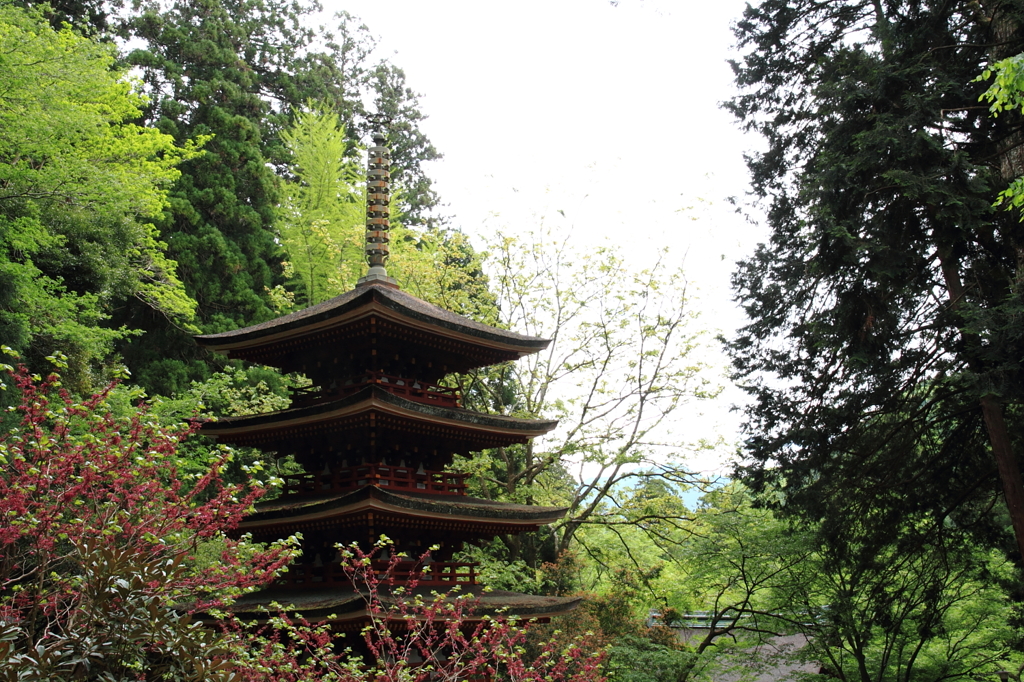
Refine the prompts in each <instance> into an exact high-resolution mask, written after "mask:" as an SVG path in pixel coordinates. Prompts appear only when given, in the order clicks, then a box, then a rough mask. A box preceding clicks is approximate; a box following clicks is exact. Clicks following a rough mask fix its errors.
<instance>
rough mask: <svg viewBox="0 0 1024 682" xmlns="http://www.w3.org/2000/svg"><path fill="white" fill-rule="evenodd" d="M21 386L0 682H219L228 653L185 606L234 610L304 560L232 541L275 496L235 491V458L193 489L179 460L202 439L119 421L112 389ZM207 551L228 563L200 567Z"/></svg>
mask: <svg viewBox="0 0 1024 682" xmlns="http://www.w3.org/2000/svg"><path fill="white" fill-rule="evenodd" d="M10 378H11V379H12V380H13V381H12V382H8V383H13V387H14V388H16V389H17V391H18V392H19V393H20V400H19V401H18V404H17V405H15V406H13V407H12V408H9V412H8V414H7V415H5V416H6V428H5V430H4V431H3V432H2V433H0V671H2V672H0V679H4V677H3V676H4V675H7V676H8V677H10V675H20V674H21V673H26V674H27V675H26V676H24V677H21V678H19V677H17V676H15V677H11V678H10V679H22V678H25V679H32V678H33V675H35V676H37V678H43V679H82V678H88V679H104V676H105V675H106V676H108V677H109V678H110V679H125V678H128V679H131V678H133V677H138V678H139V679H163V678H165V677H166V678H167V679H171V678H173V679H195V680H210V679H216V678H217V670H219V669H220V668H224V669H226V667H227V665H226V663H224V661H223V660H221V659H223V658H224V657H225V656H226V655H227V648H226V644H225V643H224V642H222V641H221V639H222V638H220V637H218V636H216V634H215V633H214V632H212V631H207V630H203V629H202V628H201V626H200V625H199V624H198V623H196V622H194V620H193V618H192V617H191V616H189V615H188V614H186V613H180V612H179V611H177V610H175V609H174V608H172V606H173V605H174V604H178V603H189V604H191V605H192V610H197V609H206V608H209V607H210V606H212V605H216V604H219V603H223V602H224V601H225V600H228V601H229V600H230V598H231V596H232V595H237V594H239V593H240V592H243V591H245V590H248V589H251V588H253V587H256V586H259V585H262V584H264V583H266V582H267V581H269V580H270V579H272V578H273V576H274V575H275V574H276V572H277V571H278V570H280V569H281V568H282V567H284V566H285V565H287V563H288V562H289V561H290V560H291V552H290V550H289V549H288V548H287V547H286V546H285V545H284V544H280V545H276V546H271V547H269V548H256V547H252V546H250V545H248V544H247V543H245V541H244V540H231V539H229V538H227V537H226V536H225V535H224V531H226V530H229V529H231V528H233V527H234V526H235V525H237V523H238V521H239V520H240V519H241V518H242V516H243V515H244V514H245V513H246V510H247V509H249V508H250V507H251V506H252V503H253V502H254V501H255V500H256V499H257V498H258V497H259V496H260V495H261V494H262V490H260V489H258V488H254V489H250V490H245V489H242V488H240V487H238V486H225V485H223V484H222V483H221V480H220V477H219V471H220V468H221V467H222V466H223V464H224V461H225V458H226V455H224V456H223V457H221V458H220V459H219V460H217V461H214V462H211V463H210V466H209V468H208V471H207V472H206V473H205V475H203V476H198V477H196V478H195V479H194V480H190V481H187V482H186V481H183V480H182V479H181V477H179V476H178V473H177V466H176V464H177V460H176V451H177V446H178V443H179V442H180V440H181V439H182V438H185V437H186V436H188V435H189V434H191V433H192V432H194V431H195V428H196V426H195V425H191V426H180V427H174V428H165V427H161V426H159V425H158V424H156V423H155V422H154V421H152V420H150V419H149V418H148V417H147V414H146V411H145V409H143V408H140V409H139V410H137V411H136V412H135V413H134V414H132V415H131V416H130V417H129V418H125V419H118V418H115V417H114V416H112V415H111V414H110V412H109V411H108V409H107V405H106V399H107V397H108V394H109V391H110V388H112V387H108V389H107V390H105V391H102V392H100V393H98V394H96V395H93V396H91V397H89V398H88V399H86V400H84V401H77V400H75V399H74V398H73V397H72V396H71V395H70V394H69V393H68V392H67V391H65V390H63V389H62V388H61V387H60V381H59V378H58V377H57V376H56V375H51V376H49V377H47V378H45V379H40V378H39V377H33V376H31V375H30V374H29V373H28V372H27V370H25V369H24V368H21V369H18V370H14V371H12V372H11V373H10ZM7 390H11V389H10V388H8V389H7ZM200 546H204V547H205V548H207V549H209V548H212V547H217V548H219V550H220V551H219V555H220V557H219V558H220V561H218V562H213V561H210V562H207V565H198V564H197V563H196V562H195V560H194V557H195V555H196V550H197V548H198V547H200ZM33 671H34V672H33ZM28 673H31V674H28ZM225 675H226V673H225ZM222 679H231V678H230V676H226V677H223V678H222Z"/></svg>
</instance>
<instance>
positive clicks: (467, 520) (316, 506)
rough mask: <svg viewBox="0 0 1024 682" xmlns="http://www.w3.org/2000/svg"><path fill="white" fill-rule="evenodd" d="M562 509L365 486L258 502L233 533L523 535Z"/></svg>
mask: <svg viewBox="0 0 1024 682" xmlns="http://www.w3.org/2000/svg"><path fill="white" fill-rule="evenodd" d="M565 512H566V508H564V507H539V506H536V505H525V504H513V503H510V502H496V501H493V500H484V499H480V498H476V497H468V496H463V495H433V494H429V493H412V492H402V493H397V492H392V491H390V490H385V489H384V488H379V487H377V486H365V487H363V488H357V489H356V490H352V491H349V492H344V493H334V494H330V495H319V496H315V497H313V496H303V495H292V496H289V497H285V498H280V499H277V500H271V501H270V502H261V503H260V504H258V505H257V506H256V513H254V514H251V515H249V516H247V517H246V518H245V520H244V521H242V522H241V523H240V524H239V525H238V529H237V532H239V533H252V534H253V536H254V537H257V539H260V538H265V537H271V536H272V537H284V536H286V535H289V534H291V533H295V532H302V531H307V530H316V529H321V530H337V529H339V528H344V527H348V526H360V527H362V526H367V525H370V526H376V527H377V528H381V529H382V528H384V527H386V526H402V527H422V528H424V529H427V528H429V529H432V530H441V531H447V532H451V533H453V534H470V535H475V536H479V537H485V536H494V535H499V534H506V533H513V534H514V533H521V532H523V531H532V530H536V529H537V528H538V527H540V526H542V525H545V524H549V523H554V522H555V521H557V520H559V519H560V518H562V517H563V516H564V515H565Z"/></svg>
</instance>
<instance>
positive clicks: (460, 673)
mask: <svg viewBox="0 0 1024 682" xmlns="http://www.w3.org/2000/svg"><path fill="white" fill-rule="evenodd" d="M384 548H387V546H386V543H382V544H381V545H380V546H378V547H377V548H376V549H374V550H373V551H371V552H368V553H364V552H363V551H362V550H360V549H359V547H357V546H352V547H347V548H344V549H343V551H342V556H343V562H344V568H345V572H346V573H347V574H348V575H349V577H350V579H351V581H352V584H353V588H354V589H355V590H356V591H357V592H358V593H359V594H360V595H361V596H362V598H363V599H364V600H365V603H366V610H367V614H368V621H367V622H366V623H365V625H364V627H363V628H362V631H361V633H360V635H359V637H360V639H361V644H362V646H361V647H358V648H360V649H362V650H363V651H365V652H366V654H367V655H365V656H361V655H358V654H355V653H353V652H351V651H344V650H343V651H339V650H338V638H337V635H336V633H333V632H332V630H331V628H330V624H329V623H328V624H316V625H314V624H310V623H308V622H306V621H304V620H301V619H297V618H291V617H289V616H287V615H284V614H278V615H276V616H275V617H274V618H272V619H271V624H270V625H269V626H267V627H264V628H263V629H262V630H260V631H256V632H255V633H254V634H253V635H251V637H252V639H251V641H252V642H259V645H258V646H250V647H249V648H248V651H249V652H250V658H249V660H248V661H246V662H239V666H238V668H236V671H237V672H238V673H239V674H240V675H241V678H242V679H243V680H246V681H247V682H257V681H259V682H263V681H268V682H269V681H273V682H278V681H285V680H287V681H289V682H291V681H293V680H294V681H298V680H332V681H334V680H337V681H338V682H427V681H428V680H429V681H431V682H435V681H440V680H450V681H452V682H454V681H456V680H479V681H481V682H482V681H484V680H508V681H509V682H603V680H604V679H605V678H604V675H603V674H602V672H601V670H602V663H603V661H604V658H605V654H604V650H603V649H598V648H597V647H596V646H595V644H594V642H592V641H590V638H588V637H585V636H584V637H580V638H576V639H573V640H572V641H570V642H569V643H568V644H564V643H563V644H562V645H560V646H559V645H556V644H555V643H554V641H552V642H548V643H547V644H543V645H541V647H540V653H539V655H538V656H536V657H535V658H534V659H533V660H528V659H525V658H524V654H525V647H524V644H525V641H526V632H527V628H528V626H529V624H528V623H526V622H523V621H521V620H517V619H515V618H514V617H510V616H504V615H502V614H494V615H481V614H480V613H479V610H480V604H479V600H477V599H476V598H474V597H472V596H469V595H460V594H458V593H457V592H451V593H447V594H440V593H436V592H434V593H430V594H428V595H424V594H422V593H421V592H419V591H418V590H417V589H416V587H417V580H416V579H415V578H414V579H413V580H411V581H409V583H408V584H405V581H404V580H403V581H402V582H401V583H399V582H398V581H396V579H395V575H396V572H397V571H396V569H397V568H398V564H399V562H400V561H403V557H401V556H400V555H399V554H397V553H396V552H394V551H393V548H387V549H389V550H391V551H389V552H388V554H389V557H390V559H389V566H388V569H387V570H386V571H384V572H383V573H381V572H380V571H379V570H375V569H374V568H373V566H372V564H373V559H374V558H375V556H377V555H378V553H379V552H380V551H381V550H382V549H384ZM428 556H429V554H424V555H423V556H422V557H420V562H419V565H420V566H422V567H424V569H425V568H426V566H427V564H426V563H425V561H426V559H427V557H428ZM403 573H404V570H403ZM231 627H232V629H233V630H234V631H235V632H236V633H238V634H240V635H242V636H244V635H243V634H242V633H243V628H241V627H240V626H239V625H238V624H237V623H233V624H232V625H231ZM352 648H353V649H355V648H357V647H355V646H353V647H352Z"/></svg>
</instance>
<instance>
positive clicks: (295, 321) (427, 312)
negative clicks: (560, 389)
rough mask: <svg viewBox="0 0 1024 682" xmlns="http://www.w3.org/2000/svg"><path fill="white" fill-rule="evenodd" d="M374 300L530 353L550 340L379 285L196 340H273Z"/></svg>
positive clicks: (204, 342)
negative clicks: (477, 318)
mask: <svg viewBox="0 0 1024 682" xmlns="http://www.w3.org/2000/svg"><path fill="white" fill-rule="evenodd" d="M374 300H376V301H377V302H379V303H380V304H381V305H382V306H384V307H386V308H389V309H391V310H393V311H395V312H397V313H400V314H402V315H404V316H406V317H409V318H412V319H414V320H419V321H421V322H428V323H431V324H434V325H437V326H439V327H442V328H444V329H448V330H451V331H456V332H461V333H464V334H468V335H470V336H475V337H478V338H482V339H488V340H491V341H497V342H500V343H506V344H513V345H517V346H522V347H523V348H524V349H529V350H540V349H542V348H545V347H546V346H547V345H548V343H549V341H548V340H547V339H542V338H538V337H535V336H524V335H523V334H517V333H515V332H511V331H508V330H505V329H498V328H497V327H492V326H490V325H486V324H482V323H480V322H477V321H475V320H471V319H469V318H468V317H463V316H462V315H456V314H455V313H453V312H450V311H448V310H444V309H443V308H438V307H437V306H435V305H432V304H430V303H427V302H426V301H423V300H420V299H418V298H416V297H415V296H412V295H410V294H407V293H405V292H404V291H401V290H399V289H394V288H391V287H388V286H384V285H382V284H375V283H371V284H364V285H362V286H358V287H356V288H355V289H352V290H351V291H347V292H345V293H344V294H341V295H340V296H336V297H334V298H332V299H331V300H329V301H324V302H323V303H318V304H317V305H314V306H310V307H309V308H305V309H303V310H299V311H297V312H294V313H290V314H288V315H284V316H283V317H278V318H276V319H273V320H268V321H267V322H261V323H259V324H254V325H252V326H250V327H243V328H242V329H236V330H234V331H229V332H222V333H220V334H204V335H202V336H196V337H195V339H196V341H197V342H198V343H199V344H200V345H203V346H210V347H214V348H216V347H217V346H220V345H224V344H229V343H236V342H239V341H248V340H252V339H258V338H260V337H262V336H269V335H271V334H277V333H280V332H284V331H290V330H293V329H302V328H303V327H306V326H311V325H316V324H318V323H322V322H324V321H327V320H330V319H331V318H334V317H341V316H343V315H344V314H345V313H348V312H350V311H353V310H356V309H358V308H360V307H362V306H364V305H367V304H369V303H371V302H372V301H374Z"/></svg>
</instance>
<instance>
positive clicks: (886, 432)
mask: <svg viewBox="0 0 1024 682" xmlns="http://www.w3.org/2000/svg"><path fill="white" fill-rule="evenodd" d="M1021 10H1022V8H1021V6H1020V5H1019V3H1009V2H995V3H985V4H984V6H982V5H979V4H978V3H976V2H945V3H938V2H906V1H903V0H891V1H888V2H867V1H861V0H845V1H843V2H834V3H816V2H810V1H805V0H798V1H797V2H791V1H786V2H783V1H782V0H767V1H766V2H763V3H761V4H759V5H758V6H757V7H748V8H747V10H746V12H745V14H744V17H743V19H742V20H741V21H740V22H739V24H738V25H737V29H736V32H737V36H738V38H739V45H740V47H741V48H742V49H743V50H745V55H744V58H743V60H742V61H741V62H740V63H738V64H736V65H735V68H736V74H737V83H738V84H739V86H740V87H741V94H740V95H739V96H738V97H737V98H736V99H734V100H733V101H732V102H731V103H730V104H729V107H730V108H731V109H732V110H733V111H734V112H735V113H736V114H737V115H738V116H739V117H740V119H741V120H742V121H743V124H744V126H745V127H746V128H747V129H748V130H752V131H756V132H759V133H761V134H762V135H763V136H764V138H765V140H766V142H767V148H766V150H765V151H764V152H762V153H759V154H757V155H755V156H754V157H753V158H752V159H751V161H750V168H751V172H752V176H753V187H754V192H755V194H756V195H757V196H759V197H761V198H762V199H763V200H764V201H765V207H766V209H767V216H768V222H769V225H770V227H771V238H770V241H769V242H768V243H766V244H763V245H761V246H760V247H759V248H758V249H757V251H756V253H755V254H754V255H753V256H752V257H751V258H748V259H747V260H745V261H744V262H742V263H741V264H740V267H739V269H738V271H737V273H736V274H735V277H734V286H735V290H736V292H737V297H738V300H739V301H740V302H741V303H742V305H743V306H744V308H745V310H746V312H747V314H748V316H749V318H750V323H749V324H748V325H747V326H746V327H745V328H744V329H743V330H741V332H740V334H739V335H738V337H737V338H735V339H734V340H733V341H732V344H731V348H732V355H733V359H734V363H735V366H736V368H737V371H738V374H739V376H740V377H741V379H742V380H743V381H745V383H746V386H747V390H748V391H749V392H750V393H751V395H752V396H753V398H754V404H753V406H752V407H751V408H750V409H749V410H748V414H749V417H750V424H751V427H750V437H749V439H748V441H747V453H748V455H749V460H748V466H747V467H746V468H745V470H744V473H745V475H746V478H747V480H748V481H750V482H751V483H752V484H753V485H754V486H756V487H757V488H759V489H761V490H764V489H769V488H773V489H777V490H780V491H781V492H780V493H779V495H780V496H781V497H780V499H783V498H784V499H785V507H784V508H785V509H786V510H788V511H791V512H794V513H800V514H804V515H806V516H808V517H811V518H814V519H822V520H824V521H825V523H824V526H823V527H824V528H825V532H826V533H829V532H831V533H835V534H837V535H841V532H842V529H843V527H844V519H848V518H851V515H852V517H855V518H857V519H858V520H859V521H860V523H866V524H868V527H870V528H871V529H873V532H874V533H875V536H876V538H877V539H878V541H879V542H880V543H883V544H885V543H888V542H890V541H892V542H895V540H894V537H895V535H896V534H898V533H899V532H902V531H903V530H906V532H907V533H908V534H909V536H911V537H916V536H917V534H919V533H921V532H923V530H922V528H921V527H920V526H919V527H917V528H913V529H912V528H908V526H907V524H904V523H903V520H904V519H907V518H916V519H918V520H920V519H922V518H924V519H927V520H928V524H929V525H928V527H929V528H930V529H932V530H934V531H936V532H939V531H941V529H942V528H943V527H944V524H948V523H949V522H950V521H951V520H953V521H955V523H956V524H958V525H959V526H961V527H973V528H975V529H976V530H979V531H981V530H983V529H988V528H991V526H990V524H991V523H992V522H993V521H996V525H997V526H998V519H993V517H992V514H991V510H992V508H993V507H992V502H993V501H994V499H996V497H997V496H999V495H1000V494H1001V493H1002V494H1003V495H1004V496H1005V498H1006V500H1007V502H1008V504H1009V509H1010V515H1011V517H1012V518H1013V519H1014V521H1015V525H1016V527H1017V536H1018V538H1019V540H1020V541H1024V507H1022V506H1021V504H1022V502H1024V498H1022V497H1021V485H1020V472H1019V465H1018V463H1017V460H1016V455H1015V452H1014V450H1016V452H1020V448H1021V444H1022V443H1021V435H1022V433H1021V421H1020V420H1021V402H1022V400H1024V391H1022V388H1021V387H1022V386H1024V382H1022V381H1021V379H1022V376H1021V368H1020V358H1021V357H1024V345H1022V343H1021V342H1022V337H1021V334H1020V331H1019V330H1020V325H1019V315H1018V313H1017V312H1015V311H1019V310H1020V305H1021V300H1020V296H1021V289H1020V287H1019V274H1020V258H1021V256H1020V254H1021V253H1022V250H1021V249H1022V246H1024V243H1022V232H1021V228H1020V226H1019V224H1018V223H1017V221H1016V218H1015V217H1013V216H1011V215H1008V214H1004V213H997V212H994V211H993V209H992V202H993V200H994V199H995V198H996V195H997V193H998V192H999V190H1000V189H1001V188H1003V187H1005V186H1006V183H1007V181H1008V179H1009V177H1008V175H1007V173H1005V172H1004V171H1005V167H1006V166H1007V164H1009V165H1013V164H1012V163H1011V161H1012V156H1013V154H1012V150H1011V147H1012V146H1013V145H1012V144H1009V142H1011V141H1012V140H1014V139H1016V136H1018V135H1019V129H1020V118H1019V117H1014V116H1006V117H1000V118H999V119H992V118H991V117H989V116H988V112H987V110H986V109H987V107H985V106H984V105H979V103H978V97H979V95H980V94H981V92H982V91H983V90H984V85H983V84H981V83H978V82H976V81H975V78H976V76H977V74H978V73H979V72H980V71H981V70H982V68H983V67H984V65H985V64H987V63H988V62H989V60H991V59H993V58H997V57H999V56H1000V53H1005V54H1014V53H1016V52H1019V51H1020V50H1021V48H1022V47H1024V32H1022V30H1021V25H1020V21H1021V18H1022V16H1021ZM1011 176H1012V174H1011ZM861 546H862V547H863V548H864V556H865V557H867V556H868V555H870V554H871V552H873V551H874V549H873V548H872V546H871V543H866V544H865V545H861ZM1022 546H1024V545H1022Z"/></svg>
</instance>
